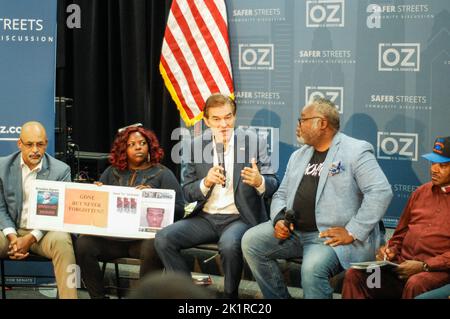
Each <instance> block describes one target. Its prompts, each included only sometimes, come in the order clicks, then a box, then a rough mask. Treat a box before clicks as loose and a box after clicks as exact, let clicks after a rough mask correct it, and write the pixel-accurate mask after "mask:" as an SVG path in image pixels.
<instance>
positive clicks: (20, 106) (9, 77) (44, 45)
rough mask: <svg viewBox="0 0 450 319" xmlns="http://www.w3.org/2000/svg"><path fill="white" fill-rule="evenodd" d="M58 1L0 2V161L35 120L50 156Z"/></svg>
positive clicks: (52, 138)
mask: <svg viewBox="0 0 450 319" xmlns="http://www.w3.org/2000/svg"><path fill="white" fill-rule="evenodd" d="M56 3H57V0H39V1H36V0H14V1H11V0H0V156H3V155H7V154H9V153H11V152H13V151H14V150H17V146H16V141H17V138H18V136H19V133H20V126H21V125H22V124H23V123H24V122H26V121H29V120H37V121H40V122H42V124H43V125H44V126H45V127H46V129H47V134H48V138H49V146H48V149H47V151H48V152H49V153H50V154H53V153H54V131H55V103H54V100H55V66H56V13H57V12H56Z"/></svg>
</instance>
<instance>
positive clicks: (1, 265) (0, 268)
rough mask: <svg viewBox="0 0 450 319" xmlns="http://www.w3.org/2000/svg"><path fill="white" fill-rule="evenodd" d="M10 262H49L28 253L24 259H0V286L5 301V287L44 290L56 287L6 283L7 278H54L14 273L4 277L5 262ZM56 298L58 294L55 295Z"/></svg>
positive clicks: (46, 259)
mask: <svg viewBox="0 0 450 319" xmlns="http://www.w3.org/2000/svg"><path fill="white" fill-rule="evenodd" d="M6 261H7V262H10V263H19V262H51V260H50V259H48V258H46V257H43V256H39V255H36V254H32V253H30V255H29V256H28V257H27V258H25V259H21V260H12V259H9V258H0V278H1V281H2V282H1V285H2V299H6V287H19V286H20V287H46V288H56V289H57V286H56V285H47V284H45V285H42V284H26V283H25V284H22V283H20V284H17V283H6V278H7V277H23V278H47V279H48V278H55V276H54V275H53V276H48V275H47V276H45V275H23V274H18V273H14V274H8V275H6V273H5V262H6ZM57 297H58V294H57Z"/></svg>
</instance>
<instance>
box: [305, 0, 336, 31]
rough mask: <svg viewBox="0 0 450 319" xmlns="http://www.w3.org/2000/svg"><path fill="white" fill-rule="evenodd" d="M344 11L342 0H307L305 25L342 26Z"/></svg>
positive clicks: (312, 26) (315, 26) (309, 26)
mask: <svg viewBox="0 0 450 319" xmlns="http://www.w3.org/2000/svg"><path fill="white" fill-rule="evenodd" d="M344 11H345V10H344V0H307V1H306V26H307V27H308V28H317V27H343V26H344Z"/></svg>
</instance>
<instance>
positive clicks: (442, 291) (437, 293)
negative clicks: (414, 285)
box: [416, 284, 450, 299]
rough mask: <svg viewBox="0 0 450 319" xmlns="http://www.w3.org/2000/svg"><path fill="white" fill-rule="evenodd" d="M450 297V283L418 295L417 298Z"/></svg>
mask: <svg viewBox="0 0 450 319" xmlns="http://www.w3.org/2000/svg"><path fill="white" fill-rule="evenodd" d="M449 297H450V284H448V285H445V286H442V287H441V288H437V289H434V290H430V291H428V292H426V293H424V294H421V295H418V296H417V297H416V299H448V298H449Z"/></svg>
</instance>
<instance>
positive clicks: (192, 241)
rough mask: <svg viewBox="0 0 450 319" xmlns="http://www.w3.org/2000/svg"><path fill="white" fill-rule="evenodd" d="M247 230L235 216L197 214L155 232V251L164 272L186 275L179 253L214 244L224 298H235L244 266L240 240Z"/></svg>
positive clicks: (247, 226)
mask: <svg viewBox="0 0 450 319" xmlns="http://www.w3.org/2000/svg"><path fill="white" fill-rule="evenodd" d="M249 227H250V226H249V225H247V224H246V223H244V222H243V221H242V220H241V219H240V216H239V215H227V214H207V213H203V212H201V213H199V214H198V215H196V216H193V217H190V218H187V219H182V220H179V221H177V222H176V223H174V224H172V225H169V226H167V227H165V228H163V229H162V230H161V231H159V232H158V233H157V234H156V238H155V248H156V251H157V252H158V255H159V257H160V258H161V260H162V262H163V264H164V267H165V268H166V270H167V271H171V272H181V273H185V274H186V275H190V271H191V270H190V269H189V267H188V265H187V263H186V261H185V259H184V258H183V256H182V255H181V252H180V250H181V249H186V248H191V247H194V246H196V245H199V244H206V243H215V242H217V244H218V247H219V253H220V260H221V262H222V268H223V271H224V292H225V296H226V297H232V298H237V297H238V290H239V283H240V280H241V276H242V269H243V265H244V262H243V258H242V251H241V238H242V235H243V234H244V233H245V231H246V230H247V229H248V228H249Z"/></svg>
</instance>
